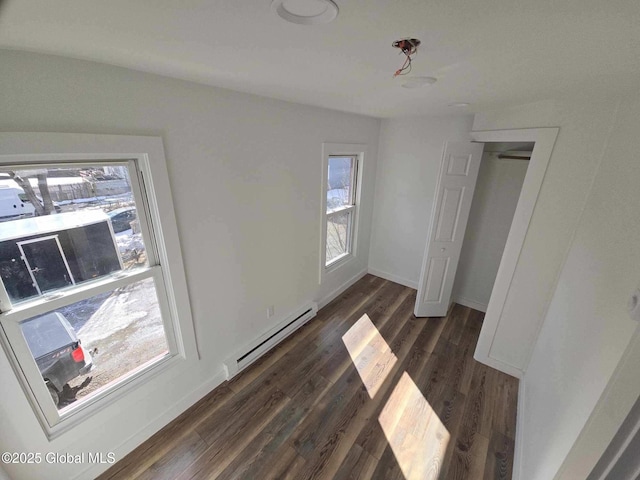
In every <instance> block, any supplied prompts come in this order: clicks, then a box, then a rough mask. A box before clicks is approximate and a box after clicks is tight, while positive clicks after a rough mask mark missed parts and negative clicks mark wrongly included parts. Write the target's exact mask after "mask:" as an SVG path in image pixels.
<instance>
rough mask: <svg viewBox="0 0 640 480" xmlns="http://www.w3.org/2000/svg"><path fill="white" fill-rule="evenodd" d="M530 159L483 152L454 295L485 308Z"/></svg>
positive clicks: (472, 305) (458, 299) (457, 298)
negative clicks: (508, 157) (502, 156)
mask: <svg viewBox="0 0 640 480" xmlns="http://www.w3.org/2000/svg"><path fill="white" fill-rule="evenodd" d="M528 164H529V162H528V161H526V160H511V159H500V158H498V154H497V153H495V152H485V153H484V154H483V155H482V162H481V164H480V171H479V173H478V181H477V183H476V190H475V193H474V194H473V203H472V204H471V212H470V213H469V221H468V222H467V230H466V232H465V235H464V243H463V245H462V252H461V254H460V263H459V264H458V270H457V272H456V281H455V284H454V287H453V298H454V299H455V300H456V301H457V302H459V303H463V304H465V305H468V306H471V307H473V308H477V309H479V310H482V311H486V309H487V305H488V304H489V298H490V297H491V290H492V289H493V284H494V282H495V280H496V275H497V273H498V267H499V266H500V260H501V258H502V252H503V251H504V245H505V243H506V242H507V236H508V235H509V229H510V228H511V222H512V220H513V213H514V212H515V211H516V205H517V204H518V198H519V197H520V191H521V190H522V183H523V182H524V177H525V175H526V173H527V166H528Z"/></svg>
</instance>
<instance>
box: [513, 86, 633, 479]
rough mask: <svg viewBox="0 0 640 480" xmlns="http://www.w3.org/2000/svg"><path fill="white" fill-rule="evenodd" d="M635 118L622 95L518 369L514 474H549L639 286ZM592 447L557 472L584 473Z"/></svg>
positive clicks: (616, 408) (574, 430) (601, 383)
mask: <svg viewBox="0 0 640 480" xmlns="http://www.w3.org/2000/svg"><path fill="white" fill-rule="evenodd" d="M638 125H640V93H637V94H635V95H626V96H624V97H623V98H622V99H621V103H620V109H619V112H618V114H617V117H616V120H615V123H614V124H613V130H612V132H611V136H610V138H609V139H608V142H607V144H606V145H605V147H606V150H605V153H604V156H603V157H602V162H601V164H600V167H599V170H598V172H597V175H596V177H595V181H594V183H593V187H592V188H591V190H590V194H589V197H588V201H587V203H586V207H585V209H584V212H583V214H582V216H581V220H580V224H579V226H578V228H577V231H576V234H575V238H574V239H573V242H572V244H571V248H570V250H569V253H568V256H567V259H566V262H565V265H564V268H563V270H562V273H561V275H560V277H559V280H558V284H557V288H556V290H555V293H554V295H553V299H552V301H551V304H550V306H549V310H548V313H547V316H546V319H545V323H544V326H543V328H542V330H541V332H540V335H539V338H538V341H537V344H536V347H535V350H534V352H533V356H532V358H531V362H530V364H529V368H528V370H527V372H526V376H525V384H526V398H525V409H524V412H523V414H524V418H523V427H524V432H523V433H524V442H523V445H522V449H523V452H524V453H525V454H526V455H524V456H523V463H522V471H523V473H524V474H523V476H522V479H540V480H542V479H549V478H553V477H554V475H555V474H556V472H557V471H558V468H559V467H560V465H561V463H562V462H563V460H564V458H565V457H566V455H567V453H568V452H569V450H570V449H571V447H572V445H573V444H574V442H575V441H576V439H577V438H578V435H579V434H580V432H581V430H582V429H583V427H584V426H585V422H586V420H587V418H588V417H589V415H590V414H591V413H592V411H593V410H594V407H595V406H596V403H597V402H598V399H599V398H600V396H601V394H602V392H603V390H604V389H605V386H606V385H607V382H608V381H609V380H610V379H611V377H612V373H613V371H614V369H615V367H616V365H617V364H618V362H619V360H620V358H621V356H622V354H623V352H624V350H625V348H626V347H627V345H628V343H629V340H630V338H631V337H632V334H633V332H634V330H635V329H636V328H637V324H636V323H635V322H633V321H632V320H630V318H629V316H628V315H627V312H626V305H627V300H628V298H629V297H630V296H631V293H632V292H633V291H634V289H635V288H636V287H638V286H639V285H640V243H639V242H638V239H639V238H640V221H639V220H638V218H639V216H638V212H640V163H639V162H638V142H637V139H638V133H639V132H640V129H639V127H638ZM629 367H630V368H632V369H633V368H634V366H633V365H630V366H629ZM638 371H640V365H638V364H636V365H635V372H636V378H635V379H634V381H633V384H631V385H628V387H627V388H626V389H625V390H627V391H631V392H633V393H630V397H629V396H627V398H622V397H620V398H611V399H609V400H608V401H610V402H612V403H613V405H611V406H610V407H609V408H608V410H610V411H612V412H613V413H612V414H609V416H610V417H611V418H612V419H614V418H615V417H616V416H617V417H618V421H621V420H622V419H624V417H625V416H626V414H627V413H628V408H629V398H633V396H634V395H635V396H636V397H637V395H638V394H639V393H640V384H639V383H638V381H637V372H638ZM632 402H633V400H632ZM625 403H626V407H625ZM625 408H626V411H625ZM599 430H600V432H602V433H604V429H603V428H600V429H599ZM613 433H615V430H613ZM608 434H609V435H611V432H608ZM583 440H584V439H583ZM604 446H606V441H605V442H604ZM600 448H601V449H602V448H603V446H602V444H601V445H600ZM583 453H584V452H583ZM601 454H602V450H600V451H591V452H590V455H588V456H584V455H583V457H582V458H580V461H577V462H573V463H574V465H573V466H572V467H571V468H572V469H571V470H569V469H568V470H566V471H565V472H564V474H563V475H564V476H563V477H562V478H585V477H586V475H587V474H588V473H589V471H590V469H591V468H592V467H593V465H594V464H595V463H596V462H597V460H598V458H599V456H600V455H601ZM616 478H617V477H616Z"/></svg>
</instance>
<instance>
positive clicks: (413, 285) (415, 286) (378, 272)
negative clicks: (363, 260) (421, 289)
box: [367, 267, 418, 290]
mask: <svg viewBox="0 0 640 480" xmlns="http://www.w3.org/2000/svg"><path fill="white" fill-rule="evenodd" d="M367 271H368V273H370V274H371V275H375V276H376V277H380V278H384V279H385V280H389V281H390V282H395V283H399V284H400V285H404V286H405V287H409V288H413V289H414V290H417V289H418V282H416V281H414V280H409V279H406V278H403V277H400V276H398V275H394V274H393V273H387V272H383V271H382V270H378V269H376V268H372V267H369V269H368V270H367Z"/></svg>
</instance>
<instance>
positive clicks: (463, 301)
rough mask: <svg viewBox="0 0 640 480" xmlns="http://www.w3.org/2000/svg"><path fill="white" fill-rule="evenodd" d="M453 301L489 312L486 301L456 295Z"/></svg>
mask: <svg viewBox="0 0 640 480" xmlns="http://www.w3.org/2000/svg"><path fill="white" fill-rule="evenodd" d="M453 301H454V302H455V303H458V304H460V305H463V306H465V307H469V308H473V309H474V310H479V311H481V312H482V313H487V304H486V303H481V302H476V301H475V300H470V299H468V298H465V297H455V298H454V300H453Z"/></svg>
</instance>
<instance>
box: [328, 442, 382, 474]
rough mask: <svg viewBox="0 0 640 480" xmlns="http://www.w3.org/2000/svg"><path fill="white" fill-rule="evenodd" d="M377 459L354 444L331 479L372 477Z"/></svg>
mask: <svg viewBox="0 0 640 480" xmlns="http://www.w3.org/2000/svg"><path fill="white" fill-rule="evenodd" d="M377 463H378V459H377V458H374V457H372V456H371V455H369V454H368V453H367V452H365V451H364V450H363V449H362V448H361V447H360V446H359V445H354V446H353V448H351V450H349V453H348V454H347V457H346V458H345V459H344V461H343V462H342V465H340V468H339V469H338V471H337V472H336V474H335V475H334V477H333V480H368V479H370V478H373V472H374V471H375V468H376V465H377Z"/></svg>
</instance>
